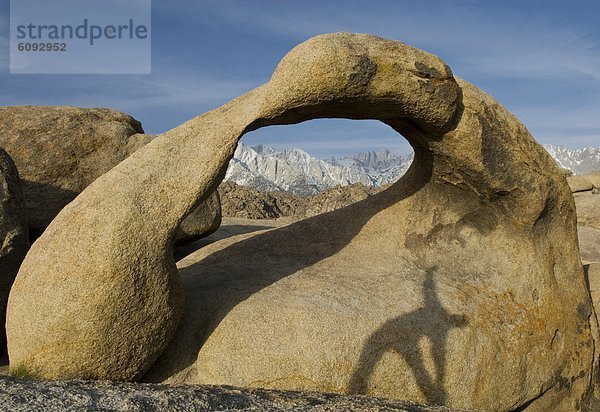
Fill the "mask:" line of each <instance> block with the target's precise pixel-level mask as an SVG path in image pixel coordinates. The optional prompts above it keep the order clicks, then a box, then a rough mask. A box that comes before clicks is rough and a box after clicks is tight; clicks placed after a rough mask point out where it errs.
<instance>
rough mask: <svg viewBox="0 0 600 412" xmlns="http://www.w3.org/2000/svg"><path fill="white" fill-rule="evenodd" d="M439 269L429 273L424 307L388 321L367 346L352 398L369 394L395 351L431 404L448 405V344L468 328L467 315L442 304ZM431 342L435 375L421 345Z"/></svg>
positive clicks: (351, 387)
mask: <svg viewBox="0 0 600 412" xmlns="http://www.w3.org/2000/svg"><path fill="white" fill-rule="evenodd" d="M434 271H435V269H432V270H429V271H427V274H426V277H425V280H424V281H423V285H422V288H421V290H422V294H423V307H421V308H419V309H416V310H414V311H412V312H409V313H406V314H403V315H402V316H398V317H396V318H394V319H391V320H388V321H387V322H385V323H384V324H383V325H382V326H380V327H379V328H378V329H377V331H375V332H374V333H373V334H372V335H371V336H370V337H369V339H368V340H367V342H366V343H365V345H364V347H363V350H362V353H361V356H360V358H359V361H358V364H357V367H356V369H355V371H354V373H353V375H352V378H351V380H350V383H349V385H348V391H347V393H349V394H367V393H368V386H369V380H370V378H371V377H372V375H373V372H374V371H375V368H376V367H377V364H378V363H379V361H380V360H381V358H382V357H383V355H384V354H385V353H386V352H388V351H392V352H394V353H397V354H398V355H400V356H402V358H403V359H404V361H405V362H406V364H407V365H408V367H409V368H410V371H411V373H412V374H413V376H414V379H415V381H416V383H417V385H418V387H419V389H420V390H421V392H422V393H423V395H424V396H425V398H426V399H427V402H428V403H430V404H436V405H444V404H445V403H446V401H447V399H448V393H447V392H446V389H445V388H444V378H445V376H446V344H447V341H448V334H449V333H450V331H451V330H452V329H455V328H462V327H465V326H466V325H467V323H468V321H467V318H466V317H465V316H464V315H453V314H451V313H449V312H448V311H447V310H446V309H445V308H444V307H443V306H442V304H441V302H440V300H439V298H438V296H437V293H436V290H435V281H434ZM421 339H428V340H429V343H430V344H431V356H432V359H433V364H434V367H435V372H434V373H430V372H429V371H428V370H427V368H426V367H425V361H424V354H423V353H422V351H421V348H420V346H419V342H420V340H421Z"/></svg>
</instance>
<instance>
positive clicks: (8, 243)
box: [0, 149, 29, 356]
mask: <svg viewBox="0 0 600 412" xmlns="http://www.w3.org/2000/svg"><path fill="white" fill-rule="evenodd" d="M28 249H29V240H28V237H27V220H26V217H25V211H24V209H23V193H22V190H21V182H20V181H19V173H18V171H17V168H16V167H15V164H14V163H13V161H12V159H11V158H10V156H9V155H8V154H7V153H6V152H5V151H4V150H2V149H0V356H2V355H5V354H6V332H5V328H4V324H5V321H6V304H7V302H8V293H9V291H10V288H11V286H12V284H13V281H14V280H15V277H16V276H17V272H18V271H19V266H21V262H22V261H23V259H24V258H25V254H26V253H27V250H28Z"/></svg>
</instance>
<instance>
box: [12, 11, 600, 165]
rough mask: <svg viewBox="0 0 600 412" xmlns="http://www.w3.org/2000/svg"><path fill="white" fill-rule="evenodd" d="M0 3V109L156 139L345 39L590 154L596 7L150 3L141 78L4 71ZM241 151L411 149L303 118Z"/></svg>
mask: <svg viewBox="0 0 600 412" xmlns="http://www.w3.org/2000/svg"><path fill="white" fill-rule="evenodd" d="M99 1H100V0H99ZM122 1H130V0H122ZM8 3H9V1H8V0H0V105H23V104H32V105H73V106H82V107H112V108H116V109H118V110H122V111H124V112H127V113H129V114H131V115H132V116H134V117H135V118H137V119H138V120H140V121H141V122H142V124H143V126H144V129H145V130H146V132H147V133H160V132H163V131H165V130H168V129H170V128H172V127H174V126H176V125H178V124H180V123H182V122H184V121H185V120H187V119H190V118H192V117H194V116H196V115H198V114H201V113H203V112H205V111H207V110H210V109H212V108H215V107H217V106H219V105H221V104H223V103H225V102H227V101H228V100H230V99H231V98H233V97H235V96H237V95H239V94H242V93H245V92H247V91H249V90H251V89H252V88H254V87H256V86H259V85H260V84H262V83H264V82H266V81H267V80H268V79H269V77H270V75H271V73H272V71H273V69H274V68H275V66H276V65H277V62H278V61H279V60H280V59H281V57H283V56H284V55H285V53H286V52H287V51H289V50H290V49H291V48H292V47H294V46H295V45H296V44H298V43H300V42H302V41H303V40H305V39H307V38H309V37H311V36H313V35H316V34H320V33H330V32H336V31H351V32H361V33H372V34H376V35H379V36H383V37H387V38H392V39H397V40H401V41H404V42H406V43H408V44H410V45H413V46H415V47H418V48H421V49H424V50H427V51H429V52H432V53H434V54H436V55H438V56H440V57H441V58H442V59H444V60H445V61H446V62H447V63H448V64H449V65H450V67H451V68H452V70H453V72H454V73H455V74H456V75H458V76H460V77H462V78H464V79H466V80H468V81H470V82H471V83H474V84H475V85H477V86H478V87H480V88H482V89H483V90H485V91H486V92H488V93H490V94H491V95H493V96H494V97H495V98H496V99H497V100H499V101H500V102H501V103H502V104H503V105H505V106H506V107H507V108H508V109H509V110H511V111H512V112H513V113H515V114H516V115H517V116H518V117H519V118H520V119H521V120H522V121H523V122H524V123H525V125H526V126H527V127H528V128H529V130H530V131H531V132H532V134H533V135H534V137H535V138H536V139H537V140H538V141H539V142H541V143H553V144H562V145H565V146H569V147H574V148H576V147H584V146H592V145H593V146H600V24H599V23H598V22H599V20H600V2H599V1H597V0H595V1H552V0H545V1H527V0H521V1H460V0H454V1H417V2H415V1H403V0H397V1H392V0H388V1H377V0H371V1H352V0H343V1H323V0H321V1H311V0H304V1H301V2H300V1H284V0H280V1H261V0H254V1H223V0H221V1H202V0H198V1H192V0H168V1H167V0H153V9H152V74H150V75H10V74H8V67H9V61H8V56H9V53H8V35H9V33H8V23H9V22H8V20H9V4H8ZM243 140H244V142H245V143H247V144H258V143H263V144H268V145H271V146H275V147H279V148H283V147H299V148H302V149H305V150H307V151H308V152H309V153H311V154H313V155H316V156H318V157H328V156H331V155H348V154H352V153H355V152H359V151H364V150H376V149H379V148H383V147H388V148H390V149H392V150H393V151H395V152H398V153H403V152H408V151H409V150H410V149H409V146H408V145H407V143H406V142H405V141H404V139H403V138H402V137H400V136H398V135H397V134H395V133H394V132H393V131H391V130H390V129H388V128H387V127H386V126H384V125H382V124H380V123H378V122H375V121H350V120H318V121H311V122H306V123H303V124H300V125H294V126H278V127H270V128H265V129H261V130H259V131H256V132H252V133H250V134H248V135H247V136H245V137H244V139H243Z"/></svg>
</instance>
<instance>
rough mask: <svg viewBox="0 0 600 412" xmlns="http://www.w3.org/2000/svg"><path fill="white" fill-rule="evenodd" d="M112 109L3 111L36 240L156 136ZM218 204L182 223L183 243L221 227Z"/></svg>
mask: <svg viewBox="0 0 600 412" xmlns="http://www.w3.org/2000/svg"><path fill="white" fill-rule="evenodd" d="M143 132H144V131H143V129H142V125H141V123H140V122H138V121H137V120H135V119H134V118H133V117H131V116H129V115H127V114H125V113H121V112H118V111H116V110H112V109H81V108H76V107H42V106H14V107H0V146H1V147H4V148H5V149H6V151H7V152H8V153H9V154H10V156H12V158H13V159H14V161H15V163H16V165H17V167H18V169H19V172H20V176H21V179H22V181H23V192H24V195H25V207H26V209H27V216H28V220H29V230H30V235H31V236H32V238H37V237H38V236H39V235H40V234H41V233H42V232H43V231H44V230H45V229H46V227H47V226H48V224H50V222H51V221H52V219H54V217H55V216H56V215H57V214H58V212H60V211H61V210H62V208H64V207H65V206H66V205H67V204H68V203H69V202H70V201H72V200H73V199H74V198H75V197H76V196H77V195H78V194H79V193H81V191H82V190H83V189H85V188H86V187H87V186H88V185H89V184H90V183H92V182H93V181H94V180H95V179H96V178H98V177H99V176H101V175H102V174H104V173H106V172H108V171H109V170H110V169H112V168H113V167H114V166H115V165H116V164H118V163H119V162H121V161H122V160H123V159H125V158H126V157H128V156H129V155H130V154H131V153H133V152H135V151H136V150H138V149H139V148H140V147H143V146H145V145H146V144H148V143H149V142H151V141H152V140H153V139H154V138H155V137H156V136H155V135H145V134H142V133H143ZM220 213H221V211H220V205H219V199H218V197H216V195H215V196H214V197H212V198H211V199H210V201H209V202H208V204H204V205H201V206H199V208H198V210H196V211H195V212H194V213H192V215H191V216H190V218H189V221H187V222H184V225H183V226H184V229H182V232H180V233H179V234H178V235H177V236H176V237H177V240H178V243H184V242H185V241H190V240H194V239H197V238H198V237H201V236H204V235H207V234H210V233H212V232H213V231H214V230H216V229H217V228H218V227H219V223H220V218H221V214H220Z"/></svg>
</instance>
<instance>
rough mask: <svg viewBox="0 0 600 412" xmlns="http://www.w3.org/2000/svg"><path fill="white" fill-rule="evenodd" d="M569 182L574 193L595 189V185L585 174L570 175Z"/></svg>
mask: <svg viewBox="0 0 600 412" xmlns="http://www.w3.org/2000/svg"><path fill="white" fill-rule="evenodd" d="M567 182H568V183H569V187H570V188H571V192H572V193H577V192H587V191H590V190H593V189H594V185H593V184H592V182H590V181H589V180H588V179H587V178H586V177H585V176H569V177H567Z"/></svg>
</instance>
